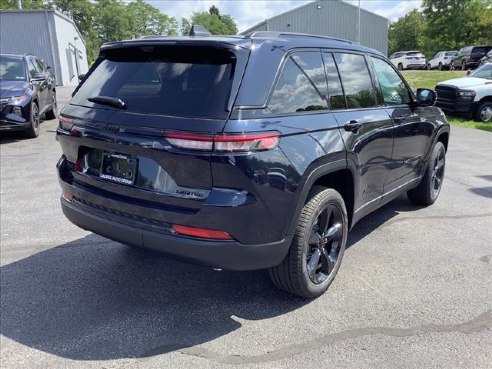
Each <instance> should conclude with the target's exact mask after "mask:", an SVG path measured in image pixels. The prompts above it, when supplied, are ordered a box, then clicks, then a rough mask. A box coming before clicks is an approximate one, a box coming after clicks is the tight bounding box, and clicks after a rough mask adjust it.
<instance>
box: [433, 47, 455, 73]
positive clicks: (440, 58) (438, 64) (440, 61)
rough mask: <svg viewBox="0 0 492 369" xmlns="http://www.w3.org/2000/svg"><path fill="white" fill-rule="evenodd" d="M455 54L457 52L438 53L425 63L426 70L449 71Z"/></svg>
mask: <svg viewBox="0 0 492 369" xmlns="http://www.w3.org/2000/svg"><path fill="white" fill-rule="evenodd" d="M457 53H458V52H457V51H439V52H438V53H437V54H436V55H435V56H434V57H433V58H432V59H431V60H429V61H428V62H427V69H428V70H431V69H436V68H437V69H439V70H444V69H449V66H450V64H451V61H452V60H453V57H454V56H455V55H456V54H457Z"/></svg>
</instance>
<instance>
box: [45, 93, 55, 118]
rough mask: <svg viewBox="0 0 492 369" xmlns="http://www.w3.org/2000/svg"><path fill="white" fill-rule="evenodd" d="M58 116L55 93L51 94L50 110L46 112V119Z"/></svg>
mask: <svg viewBox="0 0 492 369" xmlns="http://www.w3.org/2000/svg"><path fill="white" fill-rule="evenodd" d="M57 114H58V105H57V103H56V92H55V91H54V90H53V92H52V93H51V109H50V110H49V111H47V112H46V119H55V118H56V115H57Z"/></svg>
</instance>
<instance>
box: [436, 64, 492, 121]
mask: <svg viewBox="0 0 492 369" xmlns="http://www.w3.org/2000/svg"><path fill="white" fill-rule="evenodd" d="M436 93H437V106H439V107H440V108H441V109H442V110H444V111H445V112H446V113H450V114H457V115H465V116H468V117H473V118H474V119H475V120H477V121H479V122H492V64H490V63H488V64H485V65H482V66H481V67H480V68H478V69H476V70H475V71H473V72H471V73H470V74H468V76H466V77H462V78H455V79H450V80H447V81H442V82H440V83H438V84H437V86H436Z"/></svg>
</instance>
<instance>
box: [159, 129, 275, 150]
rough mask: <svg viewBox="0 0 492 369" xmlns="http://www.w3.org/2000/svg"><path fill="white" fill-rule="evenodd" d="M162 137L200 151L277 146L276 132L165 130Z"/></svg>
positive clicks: (259, 148)
mask: <svg viewBox="0 0 492 369" xmlns="http://www.w3.org/2000/svg"><path fill="white" fill-rule="evenodd" d="M164 138H165V139H166V140H167V141H168V142H169V143H170V144H171V145H173V146H176V147H179V148H182V149H190V150H202V151H216V152H250V151H264V150H273V149H275V148H276V147H277V146H278V142H279V139H280V134H279V133H278V132H265V133H247V134H219V135H200V134H190V133H184V132H166V133H165V134H164Z"/></svg>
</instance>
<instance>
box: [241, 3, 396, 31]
mask: <svg viewBox="0 0 492 369" xmlns="http://www.w3.org/2000/svg"><path fill="white" fill-rule="evenodd" d="M330 1H338V2H340V3H342V4H344V5H347V6H348V7H353V8H357V9H358V8H359V7H358V6H357V5H353V4H350V3H348V2H346V1H342V0H330ZM314 3H320V4H322V3H323V0H321V1H320V0H318V1H313V2H310V3H307V4H304V5H301V6H298V7H297V8H294V9H291V10H288V11H286V12H284V13H280V14H277V15H275V16H273V17H271V18H268V19H265V20H264V21H261V22H260V23H258V24H255V25H254V26H252V27H250V28H248V29H247V30H245V31H243V32H241V33H240V34H241V35H246V34H248V33H250V32H252V31H253V30H255V29H256V28H258V27H260V26H263V25H264V24H266V23H268V21H271V20H273V19H277V18H280V17H283V16H285V15H287V14H291V13H296V12H297V11H299V10H301V9H303V8H306V7H308V6H311V5H312V4H314ZM360 11H361V13H366V14H371V15H374V16H377V17H380V18H383V19H385V20H387V21H388V18H386V17H383V16H382V15H379V14H376V13H373V12H370V11H369V10H366V9H363V8H360Z"/></svg>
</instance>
